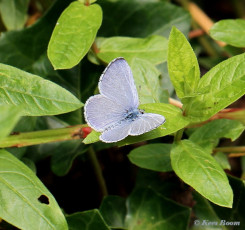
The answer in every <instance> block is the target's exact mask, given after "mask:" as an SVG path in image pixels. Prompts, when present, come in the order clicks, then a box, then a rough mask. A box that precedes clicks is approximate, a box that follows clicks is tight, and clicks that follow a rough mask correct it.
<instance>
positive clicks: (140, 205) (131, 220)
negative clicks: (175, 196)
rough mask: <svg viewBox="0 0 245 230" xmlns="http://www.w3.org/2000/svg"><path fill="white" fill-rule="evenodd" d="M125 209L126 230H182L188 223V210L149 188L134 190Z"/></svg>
mask: <svg viewBox="0 0 245 230" xmlns="http://www.w3.org/2000/svg"><path fill="white" fill-rule="evenodd" d="M127 207H128V213H127V216H126V221H125V223H126V226H127V229H128V230H145V229H147V230H163V229H168V230H184V229H186V228H187V225H188V222H189V215H190V210H189V208H186V207H184V206H180V205H178V204H176V203H175V202H173V201H171V200H169V199H166V198H165V197H163V196H162V195H160V194H158V193H156V192H154V191H153V190H152V189H150V188H146V189H136V190H134V192H133V193H132V194H131V195H130V196H129V198H128V200H127ZM176 220H178V221H176Z"/></svg>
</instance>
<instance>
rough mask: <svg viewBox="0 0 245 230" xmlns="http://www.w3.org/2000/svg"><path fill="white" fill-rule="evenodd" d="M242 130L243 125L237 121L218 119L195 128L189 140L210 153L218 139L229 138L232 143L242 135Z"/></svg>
mask: <svg viewBox="0 0 245 230" xmlns="http://www.w3.org/2000/svg"><path fill="white" fill-rule="evenodd" d="M244 129H245V127H244V125H243V124H242V123H241V122H239V121H236V120H228V119H218V120H214V121H211V122H209V123H207V124H205V125H203V126H202V127H199V128H196V129H195V131H194V132H193V133H192V134H191V135H190V138H189V140H190V141H192V142H194V143H196V144H198V145H200V146H201V147H203V148H205V149H207V150H208V151H212V148H213V147H215V146H216V145H217V144H218V141H219V139H220V138H222V137H225V138H230V139H231V140H232V141H234V140H236V139H237V138H238V137H239V136H240V135H241V134H242V132H243V131H244Z"/></svg>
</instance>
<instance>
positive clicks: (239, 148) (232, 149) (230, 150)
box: [213, 146, 245, 153]
mask: <svg viewBox="0 0 245 230" xmlns="http://www.w3.org/2000/svg"><path fill="white" fill-rule="evenodd" d="M213 152H214V153H216V152H223V153H241V152H245V146H231V147H218V148H215V149H214V150H213Z"/></svg>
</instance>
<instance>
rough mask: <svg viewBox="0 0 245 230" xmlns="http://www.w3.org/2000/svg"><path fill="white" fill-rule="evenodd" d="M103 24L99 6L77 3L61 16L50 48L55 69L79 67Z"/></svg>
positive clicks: (49, 52)
mask: <svg viewBox="0 0 245 230" xmlns="http://www.w3.org/2000/svg"><path fill="white" fill-rule="evenodd" d="M101 22H102V10H101V8H100V6H99V5H97V4H93V5H89V6H86V5H84V4H82V3H81V2H79V1H75V2H73V3H71V4H70V5H69V7H67V8H66V9H65V11H64V12H63V13H62V14H61V16H60V18H59V20H58V22H57V24H56V26H55V29H54V31H53V34H52V37H51V39H50V42H49V46H48V57H49V59H50V61H51V63H52V65H53V66H54V68H55V69H69V68H72V67H73V66H75V65H77V64H78V63H79V62H80V61H81V59H82V58H83V57H84V56H85V55H86V53H87V52H88V50H89V49H90V47H91V45H92V43H93V42H94V39H95V36H96V34H97V31H98V29H99V28H100V25H101Z"/></svg>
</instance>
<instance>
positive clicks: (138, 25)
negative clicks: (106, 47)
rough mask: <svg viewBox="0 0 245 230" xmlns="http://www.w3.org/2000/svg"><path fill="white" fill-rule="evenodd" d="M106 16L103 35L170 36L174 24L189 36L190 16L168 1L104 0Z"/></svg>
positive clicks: (101, 31) (101, 30) (103, 7)
mask: <svg viewBox="0 0 245 230" xmlns="http://www.w3.org/2000/svg"><path fill="white" fill-rule="evenodd" d="M98 3H99V4H100V5H101V7H102V9H103V12H104V18H103V23H102V27H101V29H100V31H99V36H104V37H111V36H130V37H147V36H149V35H152V34H158V35H162V36H164V37H168V35H169V32H170V30H171V28H172V26H173V25H175V26H176V27H177V28H179V29H180V30H181V31H182V32H183V33H184V34H185V35H187V34H188V32H189V29H190V15H189V13H188V12H187V11H186V10H184V9H183V8H182V7H178V6H176V5H174V4H171V3H169V2H167V1H152V0H144V1H142V0H120V1H109V0H100V1H98Z"/></svg>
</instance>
